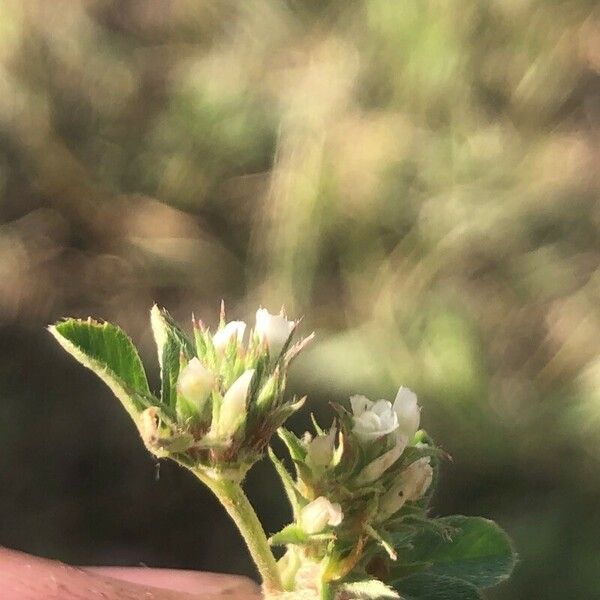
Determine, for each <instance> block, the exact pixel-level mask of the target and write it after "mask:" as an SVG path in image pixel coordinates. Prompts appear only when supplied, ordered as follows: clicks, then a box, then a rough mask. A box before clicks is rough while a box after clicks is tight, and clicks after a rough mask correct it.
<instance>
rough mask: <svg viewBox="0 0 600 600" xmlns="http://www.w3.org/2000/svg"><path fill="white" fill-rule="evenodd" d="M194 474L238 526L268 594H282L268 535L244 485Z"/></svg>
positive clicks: (194, 471) (198, 473) (195, 471)
mask: <svg viewBox="0 0 600 600" xmlns="http://www.w3.org/2000/svg"><path fill="white" fill-rule="evenodd" d="M193 473H194V475H196V477H198V479H200V481H202V483H204V484H206V485H207V486H208V487H209V488H210V489H211V490H212V492H213V493H214V494H215V496H216V497H217V498H218V499H219V501H220V502H221V504H222V505H223V506H224V507H225V510H226V511H227V512H228V513H229V516H230V517H231V518H232V519H233V521H234V522H235V524H236V525H237V528H238V529H239V531H240V533H241V534H242V537H243V538H244V541H245V542H246V545H247V546H248V550H249V551H250V555H251V556H252V559H253V560H254V563H255V564H256V567H257V569H258V572H259V573H260V576H261V577H262V582H263V589H264V592H265V594H266V595H268V594H270V593H277V592H282V591H283V585H282V583H281V577H280V575H279V569H278V568H277V562H276V561H275V557H274V556H273V553H272V552H271V548H270V546H269V542H268V540H267V536H266V535H265V531H264V529H263V528H262V525H261V523H260V521H259V520H258V517H257V516H256V513H255V512H254V509H253V508H252V505H251V504H250V502H249V501H248V498H247V497H246V494H245V493H244V490H242V487H241V486H240V484H239V483H237V482H236V481H231V480H229V479H213V478H212V477H209V476H208V475H206V474H205V473H203V472H201V471H199V470H197V469H194V470H193Z"/></svg>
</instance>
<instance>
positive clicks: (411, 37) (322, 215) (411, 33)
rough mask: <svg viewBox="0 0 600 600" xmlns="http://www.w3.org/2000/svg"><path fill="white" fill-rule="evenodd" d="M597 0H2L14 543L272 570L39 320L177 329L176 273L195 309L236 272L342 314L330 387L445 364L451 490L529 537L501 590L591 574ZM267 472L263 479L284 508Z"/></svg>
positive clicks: (100, 556) (317, 393)
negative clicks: (153, 310) (150, 448)
mask: <svg viewBox="0 0 600 600" xmlns="http://www.w3.org/2000/svg"><path fill="white" fill-rule="evenodd" d="M598 16H599V15H598V10H597V6H596V3H595V2H591V1H587V0H569V1H567V0H553V1H550V0H545V1H544V0H490V1H489V2H480V1H476V0H465V1H463V2H460V3H452V2H442V1H441V0H403V1H398V0H356V1H353V2H347V1H343V0H329V1H321V2H317V1H315V0H312V1H311V0H305V1H302V0H287V2H283V1H280V2H278V1H276V0H247V1H244V2H235V1H233V0H219V1H218V2H212V1H208V0H207V1H196V2H193V1H191V0H169V1H168V2H162V1H160V0H146V1H144V0H122V1H120V2H116V1H112V2H111V1H101V0H93V1H87V2H83V1H81V0H53V1H52V2H42V1H31V2H17V1H16V0H13V1H11V0H1V1H0V440H1V443H2V453H0V509H1V510H2V514H3V515H5V519H3V520H2V523H0V543H2V544H6V545H12V546H15V547H20V548H22V549H24V550H28V551H31V552H38V553H42V554H46V555H49V556H54V557H58V558H63V559H65V560H71V561H75V562H123V563H127V562H132V561H136V560H145V561H147V562H149V563H152V564H164V565H167V564H168V565H171V566H182V567H189V568H212V569H217V570H223V569H224V568H231V569H233V570H238V571H246V572H250V566H249V562H248V561H247V558H246V557H245V555H244V553H243V549H242V548H241V547H239V544H238V540H237V539H236V538H235V534H234V533H233V528H232V527H231V526H230V525H229V523H228V522H227V520H226V517H225V516H223V515H222V513H221V512H220V510H219V509H218V507H217V505H216V503H215V502H213V501H212V499H210V498H209V497H208V496H207V495H206V494H205V492H204V491H203V490H196V489H195V487H196V486H195V484H194V482H189V481H188V479H187V478H186V477H185V474H183V473H180V472H179V471H177V470H176V469H173V468H171V467H168V466H164V467H162V468H161V478H160V480H159V481H155V480H154V470H153V468H152V465H151V463H148V460H147V459H146V458H145V456H144V451H143V448H142V447H141V444H139V441H138V440H137V439H136V438H135V435H134V432H133V431H132V428H131V427H130V426H129V424H128V422H127V421H126V418H125V417H124V416H123V415H121V414H120V411H119V408H118V407H116V406H114V405H113V402H112V400H109V398H110V393H109V392H108V391H107V390H105V389H103V388H102V387H101V386H100V385H99V384H96V383H95V382H93V381H92V378H91V376H89V375H88V374H86V373H82V372H80V370H79V369H77V367H76V366H74V365H72V364H71V363H70V361H67V360H65V359H64V357H63V356H62V355H60V354H59V351H58V350H57V349H55V348H54V347H53V344H52V342H51V341H50V340H49V339H48V336H47V334H46V333H45V332H44V330H43V326H44V325H45V324H46V323H48V322H51V321H53V320H55V319H56V318H59V317H61V316H63V315H66V314H69V315H75V316H87V315H88V314H93V315H95V316H102V317H105V318H107V319H110V320H113V321H116V322H118V323H120V324H121V325H122V326H123V327H125V328H126V329H127V330H128V331H131V332H133V335H134V338H135V339H136V341H138V342H139V343H140V345H141V346H142V348H143V353H144V354H145V357H150V356H152V351H151V349H150V333H149V331H147V330H146V321H147V312H146V310H147V309H148V308H149V307H150V305H151V303H152V301H154V300H156V301H159V302H161V303H163V304H165V305H167V306H168V307H169V309H170V310H171V311H172V312H173V313H174V314H175V315H176V316H177V317H178V318H180V319H183V318H185V317H186V316H187V315H188V314H189V313H190V312H191V311H192V310H193V311H194V312H195V313H196V315H202V316H203V317H209V316H210V315H209V314H207V311H212V308H211V307H212V306H214V302H215V298H217V299H218V298H220V297H222V298H224V299H225V300H226V302H227V303H228V306H229V307H230V314H231V315H232V316H240V317H244V316H246V317H248V316H249V315H250V314H251V313H252V310H253V309H255V307H256V305H257V304H259V303H263V304H265V305H266V306H268V307H269V308H271V309H276V308H278V307H279V306H280V305H281V304H282V303H285V305H286V307H287V309H288V312H289V313H290V314H304V315H306V319H305V324H306V328H307V330H308V329H311V328H314V329H316V330H317V331H318V334H319V343H318V344H315V346H314V349H313V350H312V352H311V353H308V354H307V355H306V357H305V358H304V359H303V361H300V362H299V363H298V371H297V374H298V377H297V380H296V382H295V386H296V387H297V388H298V389H300V388H302V389H308V391H310V393H311V398H312V401H313V407H314V409H315V410H316V411H318V412H319V413H324V412H325V410H326V406H325V405H326V401H327V400H331V399H334V398H335V399H339V398H340V397H343V396H344V395H347V394H349V393H351V392H356V391H358V392H364V393H367V394H368V395H372V396H383V397H387V396H389V395H390V391H391V390H393V389H394V388H395V387H396V386H397V385H398V384H399V383H404V384H407V385H410V386H411V387H412V388H414V389H415V390H417V391H418V392H419V395H420V397H421V399H422V402H423V404H424V407H425V408H424V422H425V425H426V426H427V427H428V429H429V430H430V432H431V433H432V434H433V435H434V437H435V438H436V439H437V440H438V441H439V442H440V443H441V444H442V445H443V446H444V447H445V448H446V449H447V450H448V451H449V452H450V453H451V454H452V455H453V457H454V459H455V462H454V463H453V464H449V465H447V467H446V470H445V480H444V481H443V482H442V485H441V486H440V488H441V491H440V493H439V494H438V498H437V501H436V503H435V504H436V509H437V511H438V512H439V513H440V514H445V513H447V512H466V513H468V514H479V513H482V514H486V515H487V516H490V517H492V518H495V519H497V520H498V521H499V522H500V523H501V524H502V525H503V526H504V527H505V528H506V529H507V530H508V531H509V532H510V533H511V534H512V535H513V537H514V538H515V539H516V543H517V546H518V548H519V550H520V553H521V565H520V568H519V570H518V571H517V574H516V577H515V579H514V581H513V582H512V583H511V584H509V585H507V586H505V587H504V588H503V589H500V590H498V591H497V592H495V593H494V595H493V597H494V598H499V599H500V598H511V599H514V598H530V597H535V598H540V599H541V598H544V599H547V600H551V599H558V598H561V599H562V598H572V599H575V598H585V599H588V598H592V597H595V596H596V595H597V593H598V589H600V581H599V577H598V573H599V572H600V562H599V561H600V552H598V542H597V540H598V539H599V537H600V518H599V517H598V510H597V506H598V502H599V500H600V475H598V473H599V471H598V466H599V464H598V456H599V452H600V391H599V390H600V335H599V331H600V302H599V300H600V204H599V202H598V191H599V189H600V182H599V180H598V164H599V151H598V139H599V135H600V42H599V40H600V26H599V19H598ZM214 320H215V322H216V315H215V317H214ZM152 375H153V377H154V380H155V381H156V373H153V374H152ZM94 386H96V387H94ZM297 425H298V427H299V428H300V429H301V428H302V427H303V426H304V423H302V422H298V423H297ZM269 478H270V479H269ZM266 479H268V481H271V482H273V481H274V479H273V478H272V476H271V475H270V474H269V471H268V467H266V466H265V467H263V466H259V471H258V474H256V475H254V477H251V478H250V482H249V484H250V487H251V495H254V497H255V498H256V500H257V503H258V506H259V510H261V511H262V512H266V513H267V523H268V525H269V526H270V527H271V530H272V531H275V530H276V529H277V527H278V526H279V525H280V524H281V523H282V522H283V520H284V516H285V507H282V506H279V505H276V504H275V502H276V501H275V500H272V499H271V496H270V491H269V486H268V485H267V486H265V485H264V481H265V480H266ZM189 519H192V520H193V522H194V523H197V524H198V530H191V529H190V527H189V521H188V520H189ZM269 520H271V522H269ZM203 526H204V527H205V529H204V530H203V529H202V527H203Z"/></svg>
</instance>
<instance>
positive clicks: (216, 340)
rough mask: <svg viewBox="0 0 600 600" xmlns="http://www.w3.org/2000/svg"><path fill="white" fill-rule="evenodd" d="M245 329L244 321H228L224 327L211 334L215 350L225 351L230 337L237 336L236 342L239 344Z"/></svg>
mask: <svg viewBox="0 0 600 600" xmlns="http://www.w3.org/2000/svg"><path fill="white" fill-rule="evenodd" d="M245 331H246V323H244V321H229V323H227V325H225V327H223V328H222V329H219V331H217V332H216V333H215V335H213V345H214V347H215V350H216V351H217V352H225V349H226V348H227V346H228V345H229V342H230V341H231V339H232V338H234V337H235V338H237V342H238V344H241V342H242V340H243V339H244V332H245Z"/></svg>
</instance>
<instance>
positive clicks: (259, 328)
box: [254, 308, 295, 357]
mask: <svg viewBox="0 0 600 600" xmlns="http://www.w3.org/2000/svg"><path fill="white" fill-rule="evenodd" d="M294 325H295V323H294V321H288V320H287V319H286V317H285V315H284V314H283V313H280V314H278V315H272V314H271V313H270V312H269V311H268V310H267V309H266V308H259V309H258V310H257V311H256V324H255V326H254V332H255V333H256V335H257V336H258V339H259V340H260V341H261V342H266V344H267V346H268V348H269V353H270V355H271V357H277V356H278V355H279V353H280V352H281V349H282V348H283V345H284V344H285V342H286V341H287V339H288V338H289V337H290V333H291V332H292V329H293V328H294Z"/></svg>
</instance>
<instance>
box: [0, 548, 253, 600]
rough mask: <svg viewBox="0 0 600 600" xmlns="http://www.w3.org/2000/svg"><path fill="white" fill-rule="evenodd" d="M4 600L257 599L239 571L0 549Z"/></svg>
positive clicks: (2, 595)
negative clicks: (88, 561)
mask: <svg viewBox="0 0 600 600" xmlns="http://www.w3.org/2000/svg"><path fill="white" fill-rule="evenodd" d="M0 598H2V599H3V600H260V598H261V594H260V589H259V587H258V586H257V585H256V584H255V583H254V582H252V581H251V580H249V579H247V578H246V577H240V576H238V575H221V574H218V573H199V572H195V571H181V570H175V569H149V568H133V567H131V568H130V567H72V566H69V565H65V564H63V563H60V562H57V561H53V560H47V559H44V558H38V557H36V556H31V555H29V554H23V553H22V552H16V551H14V550H8V549H5V548H0Z"/></svg>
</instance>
